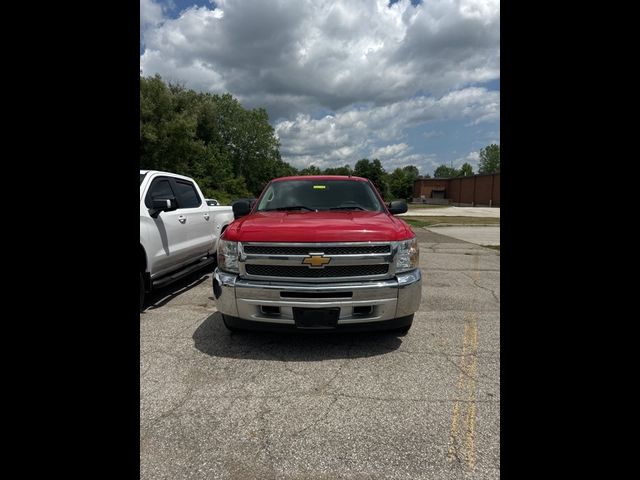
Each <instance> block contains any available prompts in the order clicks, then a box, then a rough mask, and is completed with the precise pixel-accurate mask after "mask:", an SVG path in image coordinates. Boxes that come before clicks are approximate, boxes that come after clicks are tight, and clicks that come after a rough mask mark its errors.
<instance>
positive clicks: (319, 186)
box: [313, 185, 327, 190]
mask: <svg viewBox="0 0 640 480" xmlns="http://www.w3.org/2000/svg"><path fill="white" fill-rule="evenodd" d="M313 188H314V189H315V190H324V189H325V188H327V186H326V185H314V186H313Z"/></svg>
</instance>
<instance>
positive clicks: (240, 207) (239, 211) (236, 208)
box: [231, 200, 251, 219]
mask: <svg viewBox="0 0 640 480" xmlns="http://www.w3.org/2000/svg"><path fill="white" fill-rule="evenodd" d="M231 208H232V209H233V218H234V219H238V218H240V217H244V216H245V215H249V212H251V204H250V203H249V202H245V201H244V200H239V201H237V202H234V203H233V205H231Z"/></svg>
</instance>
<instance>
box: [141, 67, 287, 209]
mask: <svg viewBox="0 0 640 480" xmlns="http://www.w3.org/2000/svg"><path fill="white" fill-rule="evenodd" d="M279 147H280V145H279V143H278V139H277V137H276V135H275V132H274V130H273V127H271V125H269V118H268V116H267V112H266V110H264V109H263V108H256V109H253V110H247V109H245V108H243V107H242V105H241V104H240V103H239V102H238V100H237V99H235V98H234V97H233V96H232V95H230V94H224V95H213V94H210V93H198V92H195V91H193V90H188V89H186V88H185V87H184V86H182V85H178V84H167V83H165V82H164V81H163V80H162V79H161V78H160V76H158V75H156V76H155V77H146V78H145V77H143V78H140V168H144V169H154V170H166V171H170V172H175V173H180V174H183V175H188V176H191V177H193V178H195V179H196V180H197V181H198V184H199V185H200V187H201V189H202V190H203V193H204V194H205V195H207V196H213V197H214V198H218V199H220V200H222V201H224V200H225V199H226V198H230V197H236V198H237V197H250V196H256V195H258V194H259V193H260V192H261V191H262V189H263V188H264V186H265V185H266V183H267V182H268V181H269V180H271V179H272V178H274V177H278V176H285V175H294V174H296V173H297V170H296V169H295V168H293V167H292V166H291V165H289V164H288V163H286V162H283V161H282V159H281V157H280V151H279Z"/></svg>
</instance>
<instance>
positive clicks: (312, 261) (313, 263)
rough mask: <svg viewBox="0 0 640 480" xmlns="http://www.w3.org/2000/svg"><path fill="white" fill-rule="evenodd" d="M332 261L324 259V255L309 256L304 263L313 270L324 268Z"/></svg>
mask: <svg viewBox="0 0 640 480" xmlns="http://www.w3.org/2000/svg"><path fill="white" fill-rule="evenodd" d="M330 261H331V259H330V258H327V257H323V256H322V255H309V256H308V257H307V258H305V259H304V260H303V261H302V263H304V264H305V265H309V267H312V268H323V267H324V266H325V265H326V264H327V263H329V262H330Z"/></svg>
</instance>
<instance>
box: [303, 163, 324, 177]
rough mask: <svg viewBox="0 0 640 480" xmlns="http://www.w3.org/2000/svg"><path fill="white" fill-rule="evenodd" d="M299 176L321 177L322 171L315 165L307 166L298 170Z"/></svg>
mask: <svg viewBox="0 0 640 480" xmlns="http://www.w3.org/2000/svg"><path fill="white" fill-rule="evenodd" d="M300 175H322V170H320V169H319V168H318V167H316V166H315V165H309V166H308V167H307V168H304V169H302V170H300Z"/></svg>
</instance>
